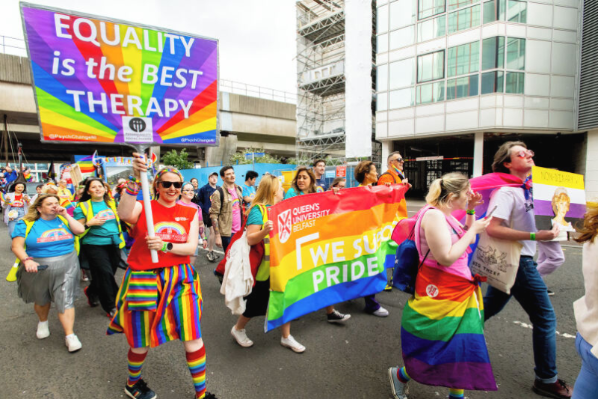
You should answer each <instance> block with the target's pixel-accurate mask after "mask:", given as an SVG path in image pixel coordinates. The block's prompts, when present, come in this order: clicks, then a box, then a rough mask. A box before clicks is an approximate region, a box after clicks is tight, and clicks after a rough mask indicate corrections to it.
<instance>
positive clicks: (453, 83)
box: [446, 75, 479, 100]
mask: <svg viewBox="0 0 598 399" xmlns="http://www.w3.org/2000/svg"><path fill="white" fill-rule="evenodd" d="M478 81H479V75H471V76H464V77H462V78H457V79H450V80H448V81H447V82H446V99H447V100H454V99H456V98H464V97H472V96H477V95H478Z"/></svg>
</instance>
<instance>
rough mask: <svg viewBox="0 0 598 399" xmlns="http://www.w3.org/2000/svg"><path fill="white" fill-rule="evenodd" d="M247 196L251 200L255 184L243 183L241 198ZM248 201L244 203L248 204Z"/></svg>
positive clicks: (253, 195)
mask: <svg viewBox="0 0 598 399" xmlns="http://www.w3.org/2000/svg"><path fill="white" fill-rule="evenodd" d="M245 197H249V198H251V200H252V201H253V198H254V197H255V186H251V187H249V186H248V185H247V184H243V198H245ZM250 203H251V201H250V202H246V204H250Z"/></svg>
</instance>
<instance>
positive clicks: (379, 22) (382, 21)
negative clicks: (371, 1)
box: [376, 6, 388, 33]
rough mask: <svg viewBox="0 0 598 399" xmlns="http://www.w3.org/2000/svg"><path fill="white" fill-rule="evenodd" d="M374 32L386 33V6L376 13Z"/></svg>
mask: <svg viewBox="0 0 598 399" xmlns="http://www.w3.org/2000/svg"><path fill="white" fill-rule="evenodd" d="M376 32H377V33H384V32H388V6H384V7H380V8H378V11H377V12H376Z"/></svg>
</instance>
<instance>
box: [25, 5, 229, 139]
mask: <svg viewBox="0 0 598 399" xmlns="http://www.w3.org/2000/svg"><path fill="white" fill-rule="evenodd" d="M21 14H22V17H23V25H24V27H25V36H26V42H27V47H28V52H29V59H30V60H31V69H32V75H33V82H34V93H35V98H36V102H37V106H38V109H39V120H40V126H41V132H42V133H41V136H42V137H41V139H42V141H52V142H97V143H110V144H111V143H123V144H143V145H151V144H154V145H160V144H169V145H193V144H195V145H218V136H219V135H218V125H217V115H218V107H217V104H218V102H217V98H218V41H217V40H214V39H206V38H201V37H197V36H190V35H187V34H181V33H178V32H174V31H168V30H164V29H159V28H151V27H146V26H140V25H132V24H130V23H127V22H122V21H115V20H110V21H109V20H107V19H104V18H101V17H94V16H89V15H82V14H75V13H73V12H71V11H64V10H58V9H53V8H48V7H40V6H34V5H31V4H27V3H21Z"/></svg>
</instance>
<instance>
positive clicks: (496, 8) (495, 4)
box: [484, 0, 506, 24]
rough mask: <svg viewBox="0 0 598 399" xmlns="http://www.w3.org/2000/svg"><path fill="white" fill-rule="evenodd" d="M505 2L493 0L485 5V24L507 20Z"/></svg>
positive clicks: (503, 0)
mask: <svg viewBox="0 0 598 399" xmlns="http://www.w3.org/2000/svg"><path fill="white" fill-rule="evenodd" d="M505 1H506V0H492V1H487V2H485V3H484V23H485V24H489V23H490V22H494V21H499V20H500V21H504V20H505Z"/></svg>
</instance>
